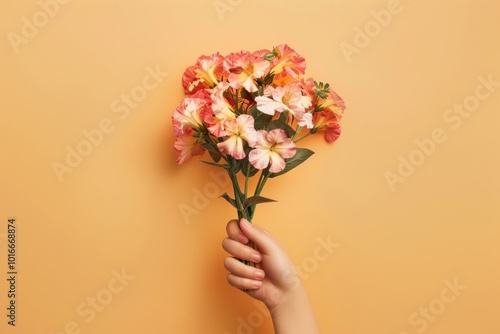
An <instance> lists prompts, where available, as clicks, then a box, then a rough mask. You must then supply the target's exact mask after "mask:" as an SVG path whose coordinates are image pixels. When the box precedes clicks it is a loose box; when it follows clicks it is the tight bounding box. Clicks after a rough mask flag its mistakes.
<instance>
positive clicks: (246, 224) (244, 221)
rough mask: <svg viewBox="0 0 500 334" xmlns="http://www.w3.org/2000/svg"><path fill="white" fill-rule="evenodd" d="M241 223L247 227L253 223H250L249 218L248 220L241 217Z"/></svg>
mask: <svg viewBox="0 0 500 334" xmlns="http://www.w3.org/2000/svg"><path fill="white" fill-rule="evenodd" d="M241 224H242V225H244V226H245V227H246V228H251V227H252V224H250V222H249V221H248V220H246V219H245V218H241Z"/></svg>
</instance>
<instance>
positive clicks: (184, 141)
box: [174, 129, 205, 165]
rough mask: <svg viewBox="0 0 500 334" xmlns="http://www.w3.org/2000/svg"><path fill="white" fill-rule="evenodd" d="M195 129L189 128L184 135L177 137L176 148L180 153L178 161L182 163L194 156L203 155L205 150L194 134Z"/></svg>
mask: <svg viewBox="0 0 500 334" xmlns="http://www.w3.org/2000/svg"><path fill="white" fill-rule="evenodd" d="M192 132H193V130H191V129H188V130H187V131H186V132H185V133H184V134H183V135H181V136H178V137H177V138H176V139H175V143H174V150H175V152H177V154H179V156H178V157H177V160H176V162H177V163H178V164H179V165H180V164H183V163H184V162H186V161H188V160H190V159H191V158H192V157H193V156H196V155H203V153H204V152H205V150H204V149H203V147H202V146H201V144H200V143H198V141H197V140H196V138H194V137H193V136H192Z"/></svg>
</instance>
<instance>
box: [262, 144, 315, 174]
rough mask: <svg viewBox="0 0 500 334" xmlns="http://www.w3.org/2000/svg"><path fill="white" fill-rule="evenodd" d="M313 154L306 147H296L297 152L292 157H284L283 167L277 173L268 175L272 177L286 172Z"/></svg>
mask: <svg viewBox="0 0 500 334" xmlns="http://www.w3.org/2000/svg"><path fill="white" fill-rule="evenodd" d="M313 154H314V152H313V151H311V150H309V149H307V148H297V152H296V153H295V155H294V156H293V157H291V158H288V159H285V162H286V166H285V169H283V170H282V171H281V172H278V173H272V174H271V175H269V177H270V178H273V177H276V176H280V175H283V174H285V173H288V172H289V171H291V170H292V169H294V168H295V167H297V166H298V165H300V164H301V163H303V162H304V161H306V160H307V159H308V158H309V157H310V156H311V155H313Z"/></svg>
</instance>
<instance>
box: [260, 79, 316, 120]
mask: <svg viewBox="0 0 500 334" xmlns="http://www.w3.org/2000/svg"><path fill="white" fill-rule="evenodd" d="M255 102H257V109H258V110H259V111H261V112H263V113H264V114H267V115H274V114H275V113H276V112H284V111H288V112H290V113H291V114H292V115H293V116H295V118H296V119H297V123H298V124H299V125H300V126H306V127H307V128H309V129H311V128H312V127H313V123H312V115H311V114H310V113H307V112H305V110H306V107H309V106H310V102H311V101H310V100H309V98H308V97H307V96H303V95H302V89H301V87H300V86H299V84H297V83H290V84H288V85H286V86H285V87H278V88H276V89H275V90H273V92H272V99H271V98H269V97H266V96H257V97H256V98H255Z"/></svg>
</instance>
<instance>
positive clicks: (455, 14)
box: [0, 0, 500, 334]
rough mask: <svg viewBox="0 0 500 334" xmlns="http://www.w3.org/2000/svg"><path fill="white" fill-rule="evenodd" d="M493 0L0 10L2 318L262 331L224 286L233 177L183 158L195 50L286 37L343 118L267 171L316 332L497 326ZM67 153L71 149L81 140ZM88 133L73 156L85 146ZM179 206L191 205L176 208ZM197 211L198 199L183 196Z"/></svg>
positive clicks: (163, 329)
mask: <svg viewBox="0 0 500 334" xmlns="http://www.w3.org/2000/svg"><path fill="white" fill-rule="evenodd" d="M499 10H500V5H499V2H498V1H496V0H480V1H472V0H467V1H465V0H461V1H457V0H454V1H451V0H443V1H424V0H419V1H417V0H414V1H410V0H401V1H397V0H393V1H386V0H377V1H375V0H356V1H338V0H337V1H327V0H324V1H320V0H317V1H304V0H294V1H292V0H288V1H285V0H260V1H250V0H246V1H245V0H216V1H214V0H204V1H201V0H200V1H172V0H156V1H153V0H151V1H123V0H121V1H118V0H87V1H76V0H74V1H69V0H64V1H63V0H58V1H56V0H40V1H37V0H29V1H22V2H19V1H3V2H2V5H1V10H0V22H1V29H0V36H3V37H2V40H1V42H0V49H1V50H0V51H1V52H0V55H1V63H0V64H1V65H0V66H1V79H0V82H1V87H0V94H1V95H0V97H1V98H0V101H1V105H2V108H1V113H0V145H1V155H0V159H1V160H0V164H1V176H0V222H1V223H0V233H1V234H0V238H1V243H0V251H1V254H3V255H1V256H0V259H1V260H0V272H1V275H2V277H4V276H5V277H7V278H8V275H7V274H6V272H7V255H6V254H7V253H6V252H7V238H6V237H7V219H8V218H9V217H15V218H16V219H17V220H16V224H17V251H18V252H17V262H16V265H17V268H16V270H17V271H18V274H17V286H16V289H17V291H16V292H17V297H16V306H17V308H16V312H17V313H16V314H17V318H16V327H12V326H8V325H7V321H8V318H7V317H6V315H7V312H8V311H7V310H6V308H7V307H8V305H9V304H8V303H9V299H8V298H7V292H8V289H9V287H8V286H7V284H6V283H7V281H6V279H5V278H4V279H2V280H1V281H2V285H1V286H0V296H1V297H0V309H2V310H4V311H2V314H1V317H0V319H3V320H2V321H1V323H0V329H1V330H0V331H1V332H3V333H23V334H24V333H30V334H31V333H41V334H49V333H52V334H56V333H57V334H60V333H66V334H70V333H71V334H73V333H92V334H100V333H103V334H104V333H106V334H107V333H181V334H182V333H188V334H191V333H214V334H225V333H231V334H233V333H271V332H272V327H271V323H270V319H269V318H268V316H267V313H265V311H264V310H263V309H262V307H261V306H260V305H258V304H257V303H254V302H253V301H252V300H251V299H250V298H249V297H247V296H245V295H244V294H243V293H241V292H239V291H236V290H235V289H233V288H231V287H229V286H228V285H227V283H226V279H225V275H226V272H225V270H224V268H223V266H222V262H223V258H224V257H225V253H224V252H223V250H222V249H221V246H220V244H221V241H222V239H223V238H224V235H225V224H226V222H227V221H228V220H229V219H231V218H233V217H234V216H235V212H234V211H233V209H232V208H230V207H229V205H227V203H225V202H224V201H223V200H221V199H219V198H217V196H218V195H219V194H220V193H222V192H224V191H229V187H228V186H227V185H226V182H227V179H224V178H217V176H214V174H210V173H211V172H217V170H214V169H212V168H209V167H207V166H202V165H201V164H200V163H198V162H196V161H192V162H191V163H189V164H186V165H183V166H177V165H176V164H175V158H176V156H175V153H174V151H173V148H172V145H173V134H172V126H171V122H170V118H171V115H172V112H173V109H174V108H175V107H176V106H177V104H178V103H179V101H180V99H181V98H182V96H183V95H182V88H181V84H180V82H181V81H180V79H181V76H182V73H183V71H184V69H185V68H186V67H187V66H189V65H191V64H193V63H194V62H195V60H196V58H197V57H198V56H200V55H202V54H211V53H214V52H217V51H219V52H221V53H222V54H226V53H229V52H231V51H239V50H241V49H248V50H256V49H260V48H272V47H273V46H274V45H278V44H281V43H288V44H289V45H290V46H292V47H293V48H295V49H296V50H297V51H298V52H299V53H300V54H301V55H302V56H304V57H305V58H306V60H307V64H308V68H307V71H306V73H307V75H308V76H312V77H314V78H315V79H317V80H321V81H327V82H330V83H331V84H332V85H333V86H334V87H335V89H336V90H337V92H338V93H339V94H340V95H341V96H342V97H343V98H344V99H345V100H346V103H347V110H346V114H345V117H344V119H343V121H342V126H343V134H342V136H341V138H340V140H339V141H338V142H337V143H336V144H334V145H328V144H326V143H324V142H323V140H321V139H320V138H316V139H314V138H313V139H312V140H310V141H308V142H306V143H304V144H305V145H306V146H307V147H310V148H312V149H313V150H315V151H316V153H317V154H315V155H314V156H313V157H312V158H311V159H310V160H309V161H308V162H307V163H306V164H304V165H303V166H302V167H301V168H299V169H297V170H295V171H294V172H291V173H289V174H287V175H286V176H283V177H280V178H278V179H275V180H273V181H272V182H270V183H268V186H267V188H266V189H265V191H264V193H263V195H266V196H268V197H271V198H276V199H278V200H279V202H278V203H274V204H264V205H262V206H260V207H259V209H258V211H257V214H256V218H255V221H256V222H257V223H260V224H262V225H264V226H266V227H267V228H268V229H269V230H271V231H272V233H274V234H275V235H276V236H277V237H278V238H279V239H280V240H281V241H282V242H283V243H284V245H285V246H286V248H287V249H288V251H289V253H290V255H291V257H292V258H293V260H294V261H295V262H296V264H297V266H298V267H299V271H300V272H301V276H302V278H303V279H304V282H305V285H306V287H307V290H308V292H309V294H310V297H311V299H312V301H313V305H314V308H315V312H316V314H317V316H318V319H319V322H320V326H321V328H322V331H323V333H332V334H334V333H345V334H365V333H370V334H415V333H423V332H425V333H428V334H432V333H464V334H465V333H484V334H498V333H500V320H499V317H498V312H499V310H500V302H499V300H500V288H499V285H498V281H499V280H500V271H499V270H498V263H500V245H499V242H498V241H499V234H500V227H499V222H500V209H499V208H500V205H499V204H500V203H499V200H500V194H499V187H500V177H499V173H498V170H499V168H500V150H499V144H500V140H499V138H498V130H499V126H498V124H499V122H500V117H499V115H498V107H499V106H500V64H499V61H498V60H499V59H500V52H499V51H500V48H499V46H498V32H499V29H500V24H499V23H498V13H499ZM75 152H76V153H75ZM79 152H80V153H79ZM181 210H184V212H189V214H184V215H183V214H181ZM186 210H188V211H186Z"/></svg>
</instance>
